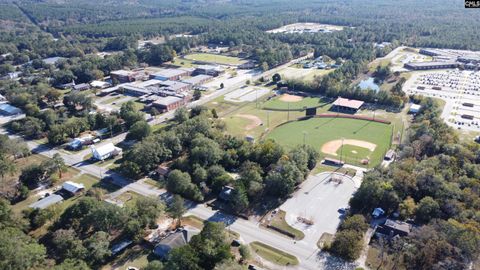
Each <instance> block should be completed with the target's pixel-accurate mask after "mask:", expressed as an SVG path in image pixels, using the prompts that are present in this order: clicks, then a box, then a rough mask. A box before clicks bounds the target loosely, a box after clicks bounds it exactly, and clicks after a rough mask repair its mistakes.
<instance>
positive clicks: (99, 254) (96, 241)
mask: <svg viewBox="0 0 480 270" xmlns="http://www.w3.org/2000/svg"><path fill="white" fill-rule="evenodd" d="M109 245H110V242H109V241H108V234H107V233H106V232H102V231H99V232H95V233H94V234H93V235H92V236H90V237H89V238H88V239H87V240H85V248H86V249H87V256H86V258H87V259H88V260H89V261H90V262H91V265H101V264H103V263H104V262H105V260H106V259H107V258H108V257H109V256H110V255H111V251H110V249H109Z"/></svg>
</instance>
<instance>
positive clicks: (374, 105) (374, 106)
mask: <svg viewBox="0 0 480 270" xmlns="http://www.w3.org/2000/svg"><path fill="white" fill-rule="evenodd" d="M377 101H378V99H377V98H376V99H375V103H374V104H373V121H375V112H376V111H377Z"/></svg>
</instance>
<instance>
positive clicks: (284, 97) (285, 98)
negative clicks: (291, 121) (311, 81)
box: [279, 94, 303, 102]
mask: <svg viewBox="0 0 480 270" xmlns="http://www.w3.org/2000/svg"><path fill="white" fill-rule="evenodd" d="M302 99H303V97H301V96H295V95H289V94H283V95H281V96H280V98H279V100H281V101H283V102H299V101H301V100H302Z"/></svg>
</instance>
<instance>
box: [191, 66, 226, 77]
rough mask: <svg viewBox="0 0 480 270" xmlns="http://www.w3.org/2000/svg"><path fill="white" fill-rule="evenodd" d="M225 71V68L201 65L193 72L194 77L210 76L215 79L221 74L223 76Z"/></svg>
mask: <svg viewBox="0 0 480 270" xmlns="http://www.w3.org/2000/svg"><path fill="white" fill-rule="evenodd" d="M224 72H225V71H224V70H223V68H221V67H220V66H214V65H200V66H198V67H197V68H196V69H195V71H194V72H193V75H199V74H203V75H210V76H213V77H217V76H219V75H220V74H223V73H224Z"/></svg>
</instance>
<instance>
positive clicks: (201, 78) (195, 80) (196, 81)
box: [182, 74, 213, 86]
mask: <svg viewBox="0 0 480 270" xmlns="http://www.w3.org/2000/svg"><path fill="white" fill-rule="evenodd" d="M212 79H213V77H212V76H210V75H204V74H200V75H197V76H193V77H191V78H188V79H185V80H182V82H183V83H186V84H190V85H192V86H197V85H202V84H204V83H206V82H209V81H211V80H212Z"/></svg>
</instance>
